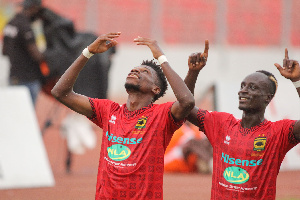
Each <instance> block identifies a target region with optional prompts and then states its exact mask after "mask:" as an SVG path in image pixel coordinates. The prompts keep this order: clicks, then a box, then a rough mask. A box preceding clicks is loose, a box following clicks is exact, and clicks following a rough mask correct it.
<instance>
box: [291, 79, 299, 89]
mask: <svg viewBox="0 0 300 200" xmlns="http://www.w3.org/2000/svg"><path fill="white" fill-rule="evenodd" d="M292 83H293V84H294V86H295V88H300V80H298V81H292Z"/></svg>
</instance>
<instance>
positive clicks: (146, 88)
mask: <svg viewBox="0 0 300 200" xmlns="http://www.w3.org/2000/svg"><path fill="white" fill-rule="evenodd" d="M156 80H157V75H156V72H155V70H154V69H152V68H151V67H149V66H146V65H141V66H138V67H135V68H133V69H132V70H131V71H130V73H129V74H128V76H127V78H126V82H125V88H126V89H127V90H128V89H129V90H130V89H133V90H136V91H141V92H146V93H147V92H150V91H152V89H153V87H157V86H156V84H155V82H156Z"/></svg>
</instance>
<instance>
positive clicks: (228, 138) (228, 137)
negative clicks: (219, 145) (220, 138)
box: [224, 135, 231, 145]
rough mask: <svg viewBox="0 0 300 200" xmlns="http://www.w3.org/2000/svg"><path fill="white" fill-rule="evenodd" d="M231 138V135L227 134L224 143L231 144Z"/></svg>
mask: <svg viewBox="0 0 300 200" xmlns="http://www.w3.org/2000/svg"><path fill="white" fill-rule="evenodd" d="M230 140H231V138H230V136H229V135H227V136H226V138H225V140H224V143H225V144H228V145H229V142H230Z"/></svg>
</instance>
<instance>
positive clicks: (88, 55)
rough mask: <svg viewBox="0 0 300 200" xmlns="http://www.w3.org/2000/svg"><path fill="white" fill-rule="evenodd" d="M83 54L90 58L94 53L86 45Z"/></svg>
mask: <svg viewBox="0 0 300 200" xmlns="http://www.w3.org/2000/svg"><path fill="white" fill-rule="evenodd" d="M82 55H83V56H84V57H86V58H87V59H90V58H91V57H92V56H93V55H94V54H93V53H91V52H90V51H89V49H88V47H86V48H85V49H83V51H82Z"/></svg>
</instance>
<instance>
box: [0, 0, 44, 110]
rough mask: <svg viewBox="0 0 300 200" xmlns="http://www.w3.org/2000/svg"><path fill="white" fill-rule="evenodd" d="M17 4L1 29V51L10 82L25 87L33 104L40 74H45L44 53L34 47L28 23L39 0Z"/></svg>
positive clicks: (34, 14)
mask: <svg viewBox="0 0 300 200" xmlns="http://www.w3.org/2000/svg"><path fill="white" fill-rule="evenodd" d="M18 6H19V7H18V8H17V13H16V15H15V16H14V17H13V18H12V19H11V20H10V21H9V22H8V23H7V25H6V26H5V27H4V29H3V36H4V39H3V51H2V52H3V55H7V56H8V57H9V61H10V79H9V83H10V85H24V86H26V87H28V89H29V91H30V94H31V97H32V101H33V103H34V104H35V102H36V98H37V95H38V94H39V92H40V89H41V79H42V77H43V75H42V73H44V75H47V73H48V70H47V69H48V68H47V65H46V64H45V62H44V56H43V54H42V53H41V52H40V51H39V50H38V47H37V45H36V41H35V36H34V33H33V30H32V28H31V23H32V22H33V21H34V20H35V16H36V14H37V13H38V12H39V10H40V9H41V0H25V1H24V2H23V3H22V4H19V5H18ZM40 66H41V67H42V68H40ZM41 69H42V70H44V71H41Z"/></svg>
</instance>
